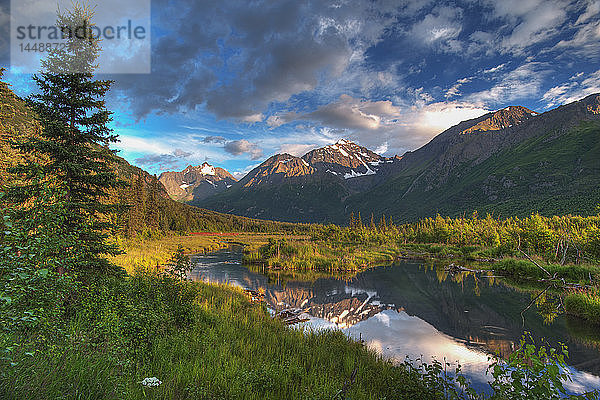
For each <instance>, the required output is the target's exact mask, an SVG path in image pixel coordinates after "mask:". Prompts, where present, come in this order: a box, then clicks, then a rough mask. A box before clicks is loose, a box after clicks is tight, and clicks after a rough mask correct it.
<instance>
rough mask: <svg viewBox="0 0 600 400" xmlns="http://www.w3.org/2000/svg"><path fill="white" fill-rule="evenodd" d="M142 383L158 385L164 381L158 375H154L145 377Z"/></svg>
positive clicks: (149, 385) (152, 385)
mask: <svg viewBox="0 0 600 400" xmlns="http://www.w3.org/2000/svg"><path fill="white" fill-rule="evenodd" d="M140 383H141V384H142V386H148V387H156V386H159V385H160V384H161V383H162V382H161V381H160V380H159V379H158V378H157V377H155V376H153V377H152V378H144V380H143V381H141V382H140Z"/></svg>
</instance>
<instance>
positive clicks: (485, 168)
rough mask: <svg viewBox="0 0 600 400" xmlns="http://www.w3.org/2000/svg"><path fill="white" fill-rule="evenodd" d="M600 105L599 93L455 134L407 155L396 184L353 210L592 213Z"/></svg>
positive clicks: (370, 194) (410, 216) (366, 196)
mask: <svg viewBox="0 0 600 400" xmlns="http://www.w3.org/2000/svg"><path fill="white" fill-rule="evenodd" d="M599 106H600V96H599V95H592V96H589V97H587V98H585V99H583V100H581V101H579V102H575V103H572V104H569V105H565V106H562V107H559V108H557V109H555V110H551V111H548V112H546V113H543V114H539V115H535V117H533V116H534V114H532V117H531V118H526V119H525V120H523V121H521V122H520V123H519V124H517V125H513V126H510V127H506V128H503V129H498V130H495V131H490V130H487V131H475V130H472V129H468V128H467V129H464V128H463V129H460V128H458V129H457V127H453V128H450V129H449V130H447V131H445V132H443V133H442V134H440V135H438V136H437V137H436V138H434V139H433V140H432V141H431V142H430V143H428V144H427V145H425V146H423V147H422V148H420V149H419V150H417V151H415V152H413V153H409V154H407V155H405V156H404V157H403V166H402V168H401V169H400V170H399V171H398V174H397V175H396V177H395V178H394V179H392V180H390V181H388V182H386V183H384V184H382V185H380V186H379V187H377V188H374V189H373V190H370V191H367V192H365V193H362V194H359V195H356V196H353V197H352V198H350V199H348V201H347V204H346V205H347V207H348V208H349V209H353V210H357V211H361V212H362V213H363V214H364V213H366V212H368V213H371V212H373V213H374V214H375V215H381V214H386V215H392V216H394V217H395V218H396V219H401V220H414V219H416V218H419V217H424V216H431V215H434V214H435V213H438V212H439V213H440V214H442V215H457V214H460V213H464V212H471V211H473V210H479V211H482V212H494V213H496V214H499V213H500V214H504V215H505V216H509V215H524V214H528V213H531V212H534V211H538V212H541V213H543V214H547V215H550V214H567V213H573V214H590V213H592V212H593V211H594V207H595V204H596V203H598V202H599V201H600V197H599V196H598V194H599V192H598V188H599V187H600V185H599V184H600V147H599V143H600V114H599V113H598V107H599ZM484 117H486V116H484ZM484 117H481V118H484ZM481 118H480V119H478V120H477V121H473V122H475V124H474V125H473V126H476V125H477V124H479V123H480V122H481V121H480V120H481ZM487 119H489V116H488V117H486V118H484V120H487ZM460 125H461V124H459V125H458V127H460ZM373 199H379V201H374V200H373Z"/></svg>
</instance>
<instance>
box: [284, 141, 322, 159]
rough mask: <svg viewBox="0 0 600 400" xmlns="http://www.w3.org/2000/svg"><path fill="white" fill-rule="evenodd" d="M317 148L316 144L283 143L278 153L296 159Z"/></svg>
mask: <svg viewBox="0 0 600 400" xmlns="http://www.w3.org/2000/svg"><path fill="white" fill-rule="evenodd" d="M317 147H319V145H316V144H303V143H284V144H282V145H281V147H280V148H279V153H287V154H291V155H293V156H296V157H302V156H303V155H305V154H306V153H308V152H309V151H311V150H313V149H316V148H317Z"/></svg>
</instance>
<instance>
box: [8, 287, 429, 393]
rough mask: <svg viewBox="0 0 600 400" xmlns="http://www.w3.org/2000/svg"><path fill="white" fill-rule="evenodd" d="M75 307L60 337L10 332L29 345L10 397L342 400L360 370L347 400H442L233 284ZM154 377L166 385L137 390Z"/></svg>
mask: <svg viewBox="0 0 600 400" xmlns="http://www.w3.org/2000/svg"><path fill="white" fill-rule="evenodd" d="M70 309H71V310H70V313H71V314H70V317H69V318H67V315H66V314H65V315H63V316H62V318H64V319H66V320H67V321H68V322H67V323H66V324H65V325H64V326H57V327H56V328H57V329H58V330H60V331H61V332H53V333H52V334H51V338H50V337H49V336H46V335H40V334H38V335H32V333H31V332H30V333H29V335H30V336H28V337H21V338H17V337H14V336H13V337H6V336H2V335H0V338H2V339H4V340H10V339H12V340H17V341H18V342H19V344H21V345H22V346H23V347H22V348H21V349H19V348H18V347H14V349H15V350H14V354H13V359H14V361H15V362H16V363H17V364H16V366H13V367H11V368H7V369H4V370H3V374H2V375H0V398H2V399H7V400H10V399H15V400H16V399H19V400H20V399H25V398H32V397H31V396H32V394H34V397H35V398H36V399H332V398H335V394H336V393H337V392H338V391H339V390H340V389H341V388H342V387H343V386H344V383H345V382H346V381H347V380H348V379H349V377H350V375H351V374H352V372H353V370H354V369H355V368H358V373H357V375H356V381H355V382H354V383H353V384H352V385H351V386H350V388H349V390H348V393H347V396H348V398H352V399H381V398H398V399H403V398H406V399H409V398H424V399H428V398H432V399H433V398H440V397H439V396H437V395H436V394H435V393H432V392H433V390H429V389H427V388H425V386H424V385H423V384H422V382H421V380H420V377H419V375H418V374H416V373H414V372H409V371H407V369H406V368H405V367H403V366H393V365H392V364H391V363H389V362H387V361H385V360H383V359H381V358H380V357H378V356H377V355H376V354H375V353H374V352H372V351H370V350H368V349H367V348H365V347H364V346H363V345H361V344H359V343H356V342H353V341H351V340H350V339H348V338H347V337H345V336H344V335H343V334H342V333H340V332H331V331H326V332H321V333H311V332H301V331H299V330H295V329H289V328H288V327H286V326H284V324H283V323H281V322H279V321H277V320H274V319H272V318H271V317H270V316H269V314H268V313H267V311H266V309H265V308H264V306H263V305H262V304H257V303H250V302H249V301H248V300H247V298H246V296H245V295H244V294H243V293H242V292H240V291H239V290H236V289H233V288H231V287H225V286H218V285H209V284H204V283H199V282H194V283H191V282H185V283H181V282H177V281H174V280H172V279H167V278H160V277H157V276H151V275H145V276H136V277H133V278H129V279H127V280H124V281H114V282H109V283H106V282H105V283H103V284H102V285H101V286H94V287H93V288H92V289H90V290H88V291H85V293H84V294H82V297H81V298H79V300H78V303H77V304H76V305H72V307H70ZM32 344H35V348H36V349H37V350H36V349H34V350H32V349H31V348H30V347H31V346H32ZM29 352H32V353H33V355H28V354H26V353H29ZM154 376H155V377H157V378H158V379H160V380H161V381H162V384H161V385H160V386H159V387H156V388H144V387H143V386H142V385H141V384H140V383H139V382H141V381H142V380H143V379H144V378H146V377H154Z"/></svg>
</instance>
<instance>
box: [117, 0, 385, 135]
mask: <svg viewBox="0 0 600 400" xmlns="http://www.w3.org/2000/svg"><path fill="white" fill-rule="evenodd" d="M155 3H156V6H154V4H153V6H154V7H155V8H154V9H159V8H160V9H161V13H158V14H157V18H156V19H155V20H153V23H154V24H155V25H157V27H158V29H163V30H165V31H166V32H167V33H166V34H164V35H162V36H160V37H159V38H158V39H157V40H156V43H155V45H154V52H153V60H152V61H153V68H154V69H153V71H152V75H153V76H152V78H151V80H152V84H148V79H149V78H148V77H144V76H126V77H123V78H122V79H119V80H118V83H117V88H118V89H119V90H120V91H121V92H123V93H124V94H126V95H127V96H129V97H131V98H134V99H135V101H132V102H131V103H130V107H131V108H132V110H133V112H134V113H135V114H136V115H137V116H139V117H142V116H144V115H146V114H148V113H150V112H178V111H189V110H192V111H193V110H195V109H196V108H197V107H199V106H202V107H205V108H206V109H207V110H208V111H210V112H212V113H214V114H215V115H217V116H218V117H219V118H233V119H237V120H240V121H244V122H250V123H252V122H258V121H261V120H262V118H263V117H262V112H263V110H264V109H265V108H266V107H267V106H268V105H269V104H270V103H271V102H273V101H279V102H282V101H287V100H288V99H289V98H290V96H292V95H294V94H296V93H300V92H303V91H310V90H313V89H315V88H316V87H317V86H318V85H319V83H320V82H324V81H326V80H329V79H333V78H336V77H338V76H340V74H341V73H342V72H343V71H344V70H345V69H346V67H347V66H348V65H349V63H350V62H351V61H352V60H353V57H355V56H357V55H359V53H357V50H358V51H360V48H362V47H367V46H368V45H369V44H372V43H373V41H375V40H377V38H378V37H379V35H380V34H381V32H383V30H384V28H385V25H386V23H388V22H389V21H392V19H391V17H390V16H387V14H386V11H388V10H393V8H394V7H393V5H391V6H385V5H382V4H373V3H372V2H370V1H366V0H365V1H357V2H353V3H352V4H344V3H341V4H339V5H338V6H336V7H333V6H330V5H329V4H327V3H313V2H312V1H309V0H304V1H302V0H301V1H297V0H287V1H278V2H268V1H258V2H252V3H248V2H245V1H228V2H216V1H214V2H212V1H206V2H191V3H189V2H188V3H186V2H183V1H175V2H167V1H166V0H158V1H156V2H155ZM351 43H352V46H354V48H352V47H351ZM223 74H225V76H226V79H225V80H222V79H217V77H218V76H219V77H222V76H223Z"/></svg>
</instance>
